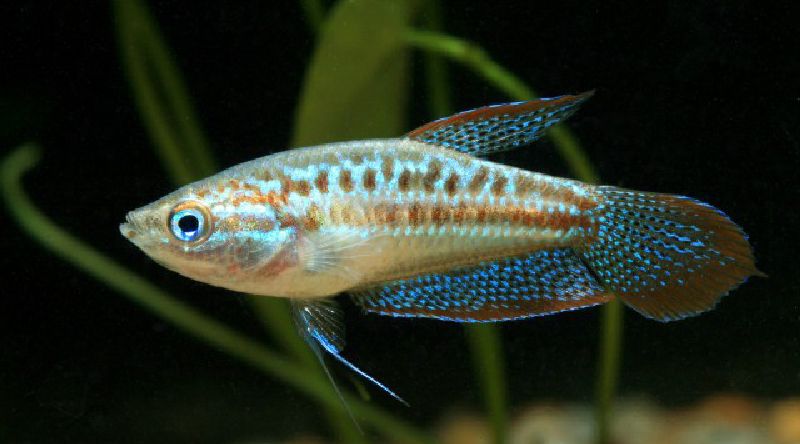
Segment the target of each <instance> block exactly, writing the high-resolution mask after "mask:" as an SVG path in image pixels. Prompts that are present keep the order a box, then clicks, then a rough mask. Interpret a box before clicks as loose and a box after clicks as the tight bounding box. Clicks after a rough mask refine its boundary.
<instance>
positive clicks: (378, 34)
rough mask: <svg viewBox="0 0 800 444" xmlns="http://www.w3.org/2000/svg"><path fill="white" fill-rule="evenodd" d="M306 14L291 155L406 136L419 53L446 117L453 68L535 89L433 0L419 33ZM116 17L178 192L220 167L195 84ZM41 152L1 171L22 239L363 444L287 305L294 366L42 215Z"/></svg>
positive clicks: (488, 332) (405, 435)
mask: <svg viewBox="0 0 800 444" xmlns="http://www.w3.org/2000/svg"><path fill="white" fill-rule="evenodd" d="M302 6H303V8H304V10H305V11H306V14H307V21H308V23H309V26H310V28H311V29H312V30H313V31H314V32H315V33H316V34H317V36H318V45H317V48H316V50H315V52H314V55H313V57H312V59H311V62H310V66H309V69H308V71H307V74H306V79H305V85H304V88H303V93H302V95H301V98H300V100H299V106H298V111H297V116H296V126H295V131H294V133H293V137H292V144H291V145H292V146H302V145H309V144H313V143H320V142H326V141H334V140H347V139H357V138H364V137H381V136H396V135H398V134H402V133H403V132H404V131H405V130H407V125H406V123H405V115H406V100H407V97H408V90H409V88H408V75H409V74H408V70H409V69H408V59H409V57H411V54H410V53H411V50H412V49H419V50H421V51H422V52H423V55H424V60H425V64H426V66H425V73H426V82H427V86H428V91H427V96H428V97H429V100H430V110H431V114H432V115H436V116H441V115H446V114H448V113H449V112H451V111H452V109H451V106H450V104H449V102H450V99H449V94H450V91H449V87H448V84H447V65H446V64H445V63H444V61H445V60H451V61H454V62H456V63H458V64H461V65H463V66H465V67H467V68H469V69H470V70H472V71H473V72H475V73H476V74H477V75H478V76H480V77H482V78H484V79H485V80H486V81H487V82H488V83H489V84H491V85H493V86H495V87H496V88H498V89H499V90H500V91H502V92H503V93H505V94H506V95H508V96H509V97H510V98H513V99H515V100H525V99H531V98H534V97H535V94H534V92H533V90H532V89H530V88H529V87H528V86H527V85H526V84H525V83H524V82H522V81H521V80H519V79H518V78H517V77H515V76H514V75H513V74H511V73H510V72H509V71H507V70H506V69H504V68H503V67H502V66H500V65H499V64H497V63H496V62H494V61H493V60H492V59H491V57H490V56H489V55H488V54H487V53H486V52H485V51H483V50H482V49H481V48H480V47H479V46H477V45H474V44H472V43H470V42H466V41H464V40H461V39H458V38H455V37H452V36H448V35H445V34H442V33H441V32H439V28H440V27H441V23H440V18H439V17H440V14H438V12H437V11H438V9H437V8H438V5H437V3H436V2H430V3H426V5H425V7H426V8H428V10H427V11H426V12H427V13H426V14H425V20H426V23H425V26H426V28H427V29H425V30H418V29H412V28H410V25H409V24H410V22H411V18H412V16H413V13H414V9H415V8H414V5H413V4H411V2H400V1H398V2H388V1H380V0H361V1H348V2H339V3H338V4H337V5H336V6H335V7H333V8H332V9H331V11H328V12H326V11H325V10H324V8H323V7H322V6H321V4H320V2H318V1H314V0H305V1H303V2H302ZM114 12H115V14H114V17H115V20H116V28H117V31H118V35H119V42H120V52H121V54H122V60H123V63H124V67H125V72H126V74H127V76H128V79H129V81H130V84H131V89H132V92H133V98H134V101H135V103H136V104H137V107H138V109H139V112H140V115H141V116H142V120H143V123H144V124H145V127H146V129H147V131H148V133H149V134H150V137H151V139H152V140H153V145H154V147H155V148H156V152H157V153H158V155H159V158H160V159H161V161H162V164H163V165H164V167H165V169H166V170H167V171H168V173H169V175H170V177H171V178H172V180H173V181H174V182H175V183H176V184H181V183H185V182H187V181H191V180H194V179H197V178H199V177H203V176H206V175H208V174H211V173H213V172H215V171H216V169H217V168H216V165H215V163H214V161H213V156H212V154H211V149H210V148H209V146H210V145H209V144H208V142H207V141H206V139H205V137H204V136H203V132H202V130H201V129H200V125H199V124H198V120H197V118H196V117H195V113H194V111H193V108H192V106H191V101H190V99H189V97H190V96H189V94H188V92H187V88H186V87H185V85H184V82H183V80H182V78H181V75H180V72H179V70H178V69H177V67H176V64H175V63H174V61H173V60H172V59H171V57H170V56H169V51H168V49H167V47H166V45H165V44H164V41H163V38H162V37H161V35H160V33H159V31H158V27H157V25H156V24H155V21H154V20H153V18H152V16H151V15H150V13H149V11H148V10H147V8H146V6H145V5H144V4H143V3H142V2H141V1H139V0H136V1H123V0H118V1H116V2H115V3H114ZM365 36H369V41H370V42H371V44H370V45H363V41H365V40H364V39H365ZM342 59H346V60H348V64H346V65H343V64H341V63H338V61H340V60H342ZM332 67H336V69H332ZM354 104H357V106H354ZM344 110H346V111H347V112H346V113H345V112H342V111H344ZM378 111H379V112H378ZM335 116H342V117H341V118H339V119H336V118H333V117H335ZM343 116H346V118H345V117H343ZM377 117H380V118H379V119H378V118H377ZM550 137H551V138H552V140H553V142H554V144H555V145H556V147H557V148H558V150H559V153H560V154H561V155H562V157H563V158H564V159H565V161H566V163H567V164H568V166H569V167H570V169H571V170H572V172H573V174H574V175H575V176H576V177H578V178H579V179H581V180H583V181H587V182H595V181H596V180H597V176H596V173H595V172H594V170H593V169H592V167H591V164H590V163H589V162H588V160H587V158H586V156H585V155H584V154H583V151H582V150H581V148H580V146H579V144H578V142H577V140H576V139H575V137H574V136H572V135H571V134H570V133H569V131H568V130H566V129H565V128H563V127H555V128H554V129H553V130H552V131H551V132H550ZM39 154H40V153H39V149H38V147H36V146H35V145H24V146H22V147H20V148H18V149H17V150H15V151H14V152H13V153H12V154H10V155H9V156H8V157H6V159H5V160H4V161H3V163H2V166H1V167H0V168H1V169H0V174H2V191H3V198H4V200H5V202H6V205H7V206H8V208H9V210H10V212H11V214H12V215H13V216H14V218H15V220H16V221H17V222H18V223H19V224H20V225H21V226H22V227H23V229H24V230H25V231H26V232H27V233H29V234H30V235H31V236H32V237H33V238H34V239H36V240H37V241H39V242H40V243H41V244H42V245H43V246H45V247H46V248H48V249H49V250H51V251H52V252H54V253H55V254H56V255H58V256H60V257H62V258H63V259H64V260H66V261H68V262H70V263H72V264H73V265H75V266H77V267H78V268H80V269H82V270H83V271H85V272H87V273H88V274H90V275H92V276H93V277H95V278H96V279H98V280H100V281H102V282H104V283H106V284H107V285H109V286H110V287H111V288H114V289H115V290H117V291H119V292H120V293H121V294H123V295H125V296H127V297H129V298H130V299H131V300H132V301H134V302H136V303H137V304H139V305H141V306H143V307H144V308H146V309H147V310H149V311H151V312H152V313H154V314H155V315H156V316H159V317H160V318H162V319H164V320H165V321H167V322H169V323H171V324H172V325H174V326H176V327H177V328H179V329H181V330H182V331H184V332H186V333H188V334H190V335H192V336H194V337H196V338H197V339H199V340H201V341H204V342H205V343H207V344H209V345H211V346H213V347H215V348H217V349H219V350H220V351H223V352H225V353H228V354H229V355H231V356H233V357H236V358H238V359H240V360H242V361H243V362H246V363H248V364H250V365H253V366H254V367H256V368H258V369H260V370H261V371H263V372H265V373H266V374H269V375H272V376H275V377H278V378H280V379H281V380H283V381H285V382H286V383H288V384H290V385H292V386H294V387H296V388H297V389H299V390H300V391H302V392H303V393H306V394H307V395H309V396H310V397H311V398H312V399H315V400H316V401H317V402H319V403H320V405H321V406H323V407H324V408H325V409H326V416H327V417H328V419H329V422H330V424H331V426H332V428H333V430H334V432H335V433H336V434H337V435H338V436H339V438H340V439H341V440H342V441H346V442H365V441H366V438H365V437H364V436H363V435H361V434H360V433H359V432H358V431H357V429H356V428H355V427H354V426H353V424H352V423H351V422H350V421H349V419H348V418H347V416H346V413H345V412H344V410H343V408H342V405H341V403H340V402H339V401H338V399H337V398H336V395H335V392H334V391H333V389H332V387H331V386H330V384H329V383H328V381H327V379H326V378H325V376H324V373H323V372H322V371H321V368H320V367H319V364H318V363H317V361H316V359H315V358H314V356H313V355H312V354H311V353H310V352H309V350H308V347H306V345H305V343H304V342H303V340H302V339H301V338H300V337H299V336H298V335H297V334H296V332H295V330H294V327H293V324H292V320H291V318H290V316H289V311H288V306H287V304H286V302H285V301H283V300H280V299H275V298H260V297H259V298H255V297H254V298H252V301H253V306H254V308H255V310H256V312H257V313H258V314H259V316H260V318H261V319H262V321H263V324H264V326H265V327H266V328H267V330H268V331H269V333H270V334H271V336H273V337H274V339H275V341H276V343H278V344H280V347H281V348H282V349H283V351H284V352H285V354H288V357H287V356H286V355H284V354H283V353H278V352H275V351H273V350H270V349H269V348H267V347H265V346H264V345H263V344H260V343H259V342H258V341H256V340H254V339H252V338H249V337H247V336H245V335H243V334H241V333H239V332H237V331H236V330H235V329H233V328H231V327H229V326H226V325H224V324H222V323H220V322H218V321H216V320H214V319H212V318H211V317H208V316H207V315H205V314H203V313H200V312H198V311H197V310H195V309H193V308H192V307H190V306H189V305H187V304H185V303H183V302H180V301H179V299H177V298H175V297H173V296H171V295H169V294H167V293H166V292H164V291H163V290H161V289H159V288H158V287H156V286H154V285H153V284H151V283H149V282H148V281H147V280H145V279H144V278H142V277H140V276H138V275H136V274H134V273H132V272H131V271H129V270H127V269H126V268H124V267H123V266H121V265H119V264H117V263H116V262H114V261H113V260H111V259H109V258H107V257H105V256H103V255H102V254H101V253H99V252H98V251H96V250H95V249H93V248H91V247H89V246H88V245H86V244H84V243H83V242H81V241H80V240H78V239H76V238H74V237H73V236H71V235H70V234H69V233H67V232H65V231H64V230H62V229H61V228H59V227H58V225H57V224H56V223H54V222H52V221H50V220H49V219H47V217H46V216H45V215H44V214H42V213H41V212H40V211H39V210H38V209H37V208H36V207H35V206H34V205H33V203H32V202H31V201H30V200H29V199H28V198H27V196H26V195H25V193H24V191H23V189H22V186H21V183H20V179H21V175H22V174H23V173H24V172H25V171H27V170H28V169H30V168H31V167H33V166H34V165H35V163H36V161H37V160H38V157H39ZM603 310H604V315H603V332H602V335H601V337H602V340H601V364H600V365H599V371H598V383H597V387H598V388H597V390H598V393H597V407H596V412H597V414H596V417H597V430H598V442H605V441H607V436H608V427H607V424H608V423H609V421H610V411H611V401H612V399H613V395H614V392H615V385H616V375H617V372H618V366H619V350H620V337H621V325H622V322H621V308H620V305H619V304H618V303H616V302H612V303H610V304H608V305H607V306H606V307H605V308H604V309H603ZM467 338H468V343H469V344H470V348H471V351H472V354H473V358H474V359H473V360H474V362H475V367H476V372H477V375H478V377H479V380H480V383H481V384H480V385H481V387H482V391H483V397H484V400H485V403H486V408H487V412H488V416H489V418H490V419H491V424H492V432H493V440H494V442H497V443H502V442H505V440H506V430H507V427H508V413H507V400H506V387H505V377H504V367H503V357H502V341H501V338H500V332H499V328H498V327H497V326H495V325H479V326H468V327H467ZM344 392H345V393H344V396H345V398H346V400H347V402H348V404H349V405H350V406H351V408H352V409H353V411H354V413H355V414H356V415H357V416H358V417H359V418H360V420H362V421H363V422H364V423H365V425H368V426H370V427H371V428H373V429H374V430H376V431H378V432H380V433H382V434H384V435H385V436H387V437H390V438H391V439H392V440H395V441H399V442H431V441H433V439H432V438H431V437H430V436H428V435H427V434H425V433H423V432H421V431H419V430H417V429H415V428H414V427H412V426H410V425H409V424H407V423H405V422H403V421H401V420H399V419H397V418H394V417H393V416H391V415H389V414H388V413H386V412H385V411H383V410H381V409H380V408H378V407H376V406H375V405H374V404H372V403H368V402H365V401H364V400H363V399H361V397H359V396H355V395H352V394H349V393H348V392H347V391H344Z"/></svg>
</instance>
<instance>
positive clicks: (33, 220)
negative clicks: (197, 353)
mask: <svg viewBox="0 0 800 444" xmlns="http://www.w3.org/2000/svg"><path fill="white" fill-rule="evenodd" d="M39 157H40V150H39V148H38V147H37V146H35V145H32V144H28V145H23V146H21V147H19V148H17V149H15V150H13V151H12V152H11V154H9V155H8V156H6V157H5V158H4V159H2V164H0V186H1V191H2V198H3V201H4V203H5V204H6V206H7V207H8V210H9V212H10V213H11V215H12V217H13V218H14V219H15V220H16V222H17V223H18V224H19V225H20V226H21V227H22V229H23V230H25V232H26V233H28V235H30V236H31V237H33V238H34V239H36V240H37V241H38V242H39V243H40V244H42V245H43V246H44V247H45V248H47V249H48V250H50V251H51V252H52V253H54V254H55V255H57V256H59V257H61V258H62V259H64V260H65V261H67V262H69V263H71V264H73V265H75V266H76V267H78V268H79V269H81V270H83V271H84V272H86V273H87V274H89V275H91V276H93V277H94V278H96V279H98V280H99V281H101V282H103V283H105V284H106V285H108V286H109V287H111V288H113V289H115V290H117V291H119V292H120V293H121V294H123V295H125V296H127V297H128V298H129V299H131V300H132V301H133V302H135V303H137V304H139V305H140V306H142V307H144V308H145V309H147V310H148V311H150V312H152V313H153V314H155V315H157V316H158V317H160V318H161V319H163V320H165V321H166V322H169V323H170V324H172V325H174V326H175V327H177V328H179V329H180V330H182V331H184V332H185V333H187V334H189V335H190V336H193V337H195V338H197V339H199V340H201V341H203V342H205V343H207V344H209V345H211V346H213V347H215V348H217V349H219V350H220V351H223V352H225V353H227V354H229V355H231V356H233V357H236V358H237V359H240V360H241V361H244V362H246V363H248V364H250V365H252V366H254V367H255V368H257V369H259V370H261V371H263V372H264V373H266V374H268V375H271V376H275V377H277V378H280V379H281V380H283V381H284V382H286V383H288V384H290V385H292V386H294V387H295V388H297V389H299V390H300V391H302V392H303V393H305V394H307V395H309V396H311V397H312V398H313V399H316V400H317V401H319V402H320V403H321V404H323V405H326V406H329V407H330V408H332V409H339V410H343V407H342V404H341V402H340V400H339V399H338V398H337V396H336V394H335V392H334V391H333V389H332V388H331V386H330V383H329V382H328V381H327V379H325V378H320V377H319V376H318V375H317V374H315V372H313V371H312V370H310V369H308V368H306V367H304V366H301V365H298V364H296V363H293V362H291V361H289V360H287V359H286V358H283V357H281V356H280V355H278V354H277V353H275V352H273V351H270V350H269V349H267V348H266V347H264V346H263V345H261V344H259V343H258V342H256V341H255V340H253V339H251V338H249V337H247V336H245V335H243V334H241V333H239V332H237V331H236V330H234V329H232V328H230V327H228V326H226V325H224V324H222V323H220V322H218V321H216V320H214V319H212V318H210V317H208V316H205V315H204V314H202V313H201V312H199V311H197V310H195V309H193V308H191V307H190V306H189V305H187V304H184V303H182V302H180V301H179V300H178V299H176V298H175V297H173V296H171V295H169V294H168V293H166V292H164V291H163V290H161V289H159V288H158V287H156V286H155V285H153V284H151V283H150V282H148V281H147V280H145V279H143V278H142V277H140V276H138V275H136V274H135V273H132V272H130V271H128V270H127V269H126V268H124V267H122V266H121V265H119V264H117V263H116V262H114V261H112V260H111V259H108V258H107V257H105V256H103V255H102V254H100V253H98V252H97V251H96V250H94V249H93V248H91V247H89V246H88V245H86V244H84V243H83V242H81V241H80V240H78V239H77V238H75V237H73V236H72V235H70V234H69V233H67V232H66V231H64V230H62V229H61V228H59V227H58V226H57V225H56V224H54V223H53V222H52V221H50V220H49V219H48V218H47V217H46V216H45V215H44V214H42V213H41V211H39V209H38V208H36V207H35V206H34V205H33V203H31V201H30V199H29V198H28V197H27V196H26V195H25V192H24V190H23V188H22V185H21V183H20V179H21V176H22V174H24V173H25V172H26V171H28V170H30V169H31V168H32V167H33V166H35V165H36V163H37V162H38V160H39ZM345 398H346V400H347V402H348V403H349V404H350V406H351V408H352V409H353V411H354V412H355V413H356V414H358V415H359V417H361V418H363V420H364V421H366V422H367V423H369V424H370V425H371V426H373V427H374V428H375V429H377V430H379V431H381V432H382V433H383V434H384V435H385V436H389V437H391V438H392V439H393V440H397V441H401V442H408V443H424V442H432V440H431V438H429V437H428V436H426V435H425V434H424V433H422V432H420V431H418V430H416V429H414V428H413V427H411V426H410V425H408V424H406V423H404V422H402V421H399V420H397V419H394V418H393V417H392V416H391V415H389V414H387V413H386V412H384V411H382V410H381V409H379V408H378V407H376V406H374V405H372V404H370V403H366V402H363V401H361V400H360V399H358V398H357V397H355V396H352V395H349V394H345Z"/></svg>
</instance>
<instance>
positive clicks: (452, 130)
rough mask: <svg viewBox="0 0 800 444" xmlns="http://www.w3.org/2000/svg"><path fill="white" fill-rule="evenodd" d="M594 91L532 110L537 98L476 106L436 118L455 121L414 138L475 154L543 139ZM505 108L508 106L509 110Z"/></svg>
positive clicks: (506, 148)
mask: <svg viewBox="0 0 800 444" xmlns="http://www.w3.org/2000/svg"><path fill="white" fill-rule="evenodd" d="M590 95H591V94H583V95H580V96H576V97H575V99H574V100H572V101H568V102H565V103H560V104H557V105H552V104H550V105H547V106H544V107H541V108H538V109H534V110H532V111H525V106H526V105H528V104H530V103H532V102H535V101H532V102H511V103H503V104H497V105H489V106H487V107H483V108H476V109H473V110H469V111H464V112H462V113H459V114H456V115H455V116H450V117H445V118H442V119H439V120H436V121H435V122H432V123H436V122H446V121H447V120H449V119H453V120H454V121H455V122H454V123H452V124H449V125H444V126H436V127H434V128H431V129H430V130H428V131H424V132H422V133H421V134H414V135H413V136H412V139H414V140H418V141H421V142H426V143H431V144H434V145H440V146H443V147H446V148H451V149H454V150H456V151H460V152H462V153H466V154H471V155H475V156H485V155H488V154H491V153H498V152H502V151H508V150H512V149H514V148H517V147H519V146H523V145H527V144H529V143H531V142H534V141H535V140H537V139H539V138H540V137H541V136H542V134H544V131H545V130H546V129H547V128H549V127H550V126H552V125H555V124H556V123H558V122H560V121H561V120H564V119H566V118H567V117H569V116H570V115H572V114H573V113H574V112H575V111H577V109H578V106H579V105H580V104H581V103H583V102H584V101H585V100H586V99H587V98H588V97H589V96H590ZM562 97H565V96H559V97H553V98H548V99H538V100H539V101H542V102H549V101H553V100H558V99H561V98H562ZM492 108H497V113H496V114H491V113H490V114H488V115H487V114H483V115H479V116H476V117H475V119H474V120H468V121H461V120H459V116H462V115H464V114H468V113H471V112H474V111H476V110H480V109H492ZM503 108H507V110H506V109H503ZM503 111H505V112H503Z"/></svg>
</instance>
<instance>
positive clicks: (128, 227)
mask: <svg viewBox="0 0 800 444" xmlns="http://www.w3.org/2000/svg"><path fill="white" fill-rule="evenodd" d="M119 232H120V234H122V236H123V237H125V238H126V239H128V240H130V241H133V239H134V238H135V237H136V236H138V235H139V229H138V227H137V224H136V222H135V220H134V217H133V213H132V212H131V213H128V215H127V216H125V222H123V223H121V224H119Z"/></svg>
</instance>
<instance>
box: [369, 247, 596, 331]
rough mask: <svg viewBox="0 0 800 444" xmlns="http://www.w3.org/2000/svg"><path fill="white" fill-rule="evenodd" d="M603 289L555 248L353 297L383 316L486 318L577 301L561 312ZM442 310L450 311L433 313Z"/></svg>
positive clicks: (540, 311)
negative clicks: (446, 313)
mask: <svg viewBox="0 0 800 444" xmlns="http://www.w3.org/2000/svg"><path fill="white" fill-rule="evenodd" d="M602 292H603V288H602V286H601V285H600V284H598V283H597V282H596V281H595V280H594V279H593V278H592V276H591V273H590V272H589V270H588V269H587V268H586V266H585V265H584V264H583V263H582V262H581V260H580V259H579V257H578V256H577V255H576V253H575V252H574V251H572V250H571V249H568V248H557V249H552V250H542V251H538V252H535V253H532V254H530V255H527V256H522V257H516V258H506V259H501V260H497V261H490V262H484V263H482V264H480V265H478V266H476V267H469V268H462V269H457V270H454V271H452V272H449V273H437V274H428V275H423V276H418V277H414V278H411V279H407V280H403V281H396V282H392V283H389V284H387V285H384V286H382V287H379V288H376V289H371V290H366V291H359V292H355V293H354V294H353V298H354V300H355V301H356V303H357V304H359V305H361V306H362V307H363V308H364V309H366V310H367V311H371V312H376V313H379V314H383V315H389V316H397V317H431V318H435V319H441V320H450V321H459V322H490V321H502V320H510V319H521V318H526V317H533V316H542V315H546V314H551V313H554V312H557V311H563V310H554V309H552V308H551V306H549V305H548V304H547V302H548V301H552V300H554V299H555V300H558V301H564V302H566V301H573V302H576V303H575V305H574V306H572V307H570V308H567V309H565V310H572V309H576V308H582V307H586V306H590V305H595V304H596V303H598V302H595V301H594V300H592V301H587V303H586V304H583V305H582V304H580V301H581V300H583V299H586V298H588V297H590V296H597V295H598V294H600V293H602ZM442 311H447V312H448V313H450V314H448V315H441V314H439V313H433V312H442ZM512 312H516V313H514V314H511V313H512Z"/></svg>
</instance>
